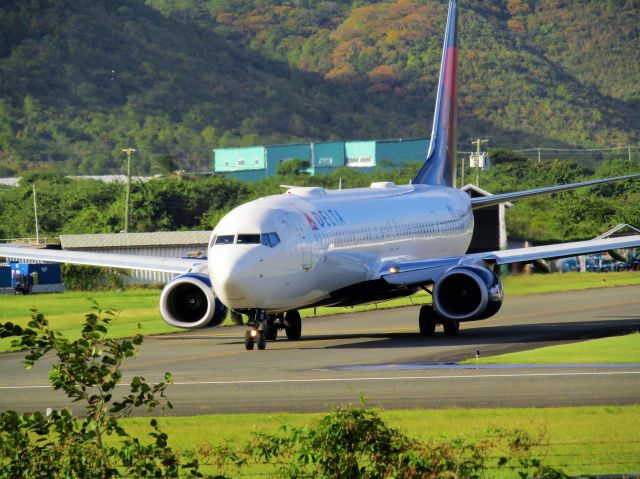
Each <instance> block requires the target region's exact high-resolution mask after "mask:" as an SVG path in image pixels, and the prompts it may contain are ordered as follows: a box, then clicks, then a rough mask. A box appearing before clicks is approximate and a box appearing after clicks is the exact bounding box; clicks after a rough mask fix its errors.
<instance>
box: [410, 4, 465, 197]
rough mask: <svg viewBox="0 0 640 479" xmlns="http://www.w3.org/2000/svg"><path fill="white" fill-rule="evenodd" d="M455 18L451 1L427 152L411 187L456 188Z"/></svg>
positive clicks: (456, 40)
mask: <svg viewBox="0 0 640 479" xmlns="http://www.w3.org/2000/svg"><path fill="white" fill-rule="evenodd" d="M457 16H458V6H457V2H456V1H455V0H451V1H450V2H449V14H448V16H447V29H446V31H445V36H444V46H443V48H442V61H441V63H440V79H439V80H438V96H437V98H436V108H435V112H434V115H433V127H432V129H431V140H430V143H429V150H428V152H427V157H426V159H425V162H424V164H423V165H422V168H420V171H419V172H418V174H417V175H416V177H415V178H414V179H413V182H412V183H414V184H415V183H418V184H420V183H422V184H429V185H444V186H453V187H455V184H456V127H457V123H456V83H457V69H458V66H457V63H458V62H457V57H458V39H457V36H458V35H457V26H456V23H457Z"/></svg>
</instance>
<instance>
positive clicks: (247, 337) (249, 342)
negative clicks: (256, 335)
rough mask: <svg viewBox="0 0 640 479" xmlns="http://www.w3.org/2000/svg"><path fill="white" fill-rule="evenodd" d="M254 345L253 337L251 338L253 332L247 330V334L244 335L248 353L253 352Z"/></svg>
mask: <svg viewBox="0 0 640 479" xmlns="http://www.w3.org/2000/svg"><path fill="white" fill-rule="evenodd" d="M254 344H255V343H254V341H253V336H251V330H250V329H247V332H246V333H244V347H245V348H246V350H247V351H251V350H252V349H253V345H254Z"/></svg>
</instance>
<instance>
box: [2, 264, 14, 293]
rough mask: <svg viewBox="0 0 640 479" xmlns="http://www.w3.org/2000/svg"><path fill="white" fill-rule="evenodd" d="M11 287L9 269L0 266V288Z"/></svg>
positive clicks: (7, 266)
mask: <svg viewBox="0 0 640 479" xmlns="http://www.w3.org/2000/svg"><path fill="white" fill-rule="evenodd" d="M10 287H11V267H10V266H9V265H6V266H5V265H0V288H10Z"/></svg>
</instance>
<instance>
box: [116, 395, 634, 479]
mask: <svg viewBox="0 0 640 479" xmlns="http://www.w3.org/2000/svg"><path fill="white" fill-rule="evenodd" d="M170 394H171V393H170V391H169V396H170ZM320 417H321V415H320V414H284V413H282V414H240V415H236V414H234V415H208V416H197V417H163V418H160V419H159V422H160V425H161V427H162V430H163V431H165V432H167V433H168V434H169V437H170V444H171V445H172V446H173V447H176V448H177V449H179V450H183V451H187V450H191V451H194V450H195V451H198V450H200V451H206V450H208V449H209V448H210V447H211V446H215V445H219V444H221V443H223V442H224V441H225V440H232V441H235V442H236V443H243V442H244V441H246V440H247V439H248V438H249V436H250V434H251V433H252V432H271V433H273V432H276V430H277V428H278V427H279V426H280V425H282V424H289V425H294V426H307V425H310V424H312V423H313V422H314V421H317V420H318V419H319V418H320ZM382 417H383V418H384V419H385V421H386V422H387V423H388V424H389V425H391V426H395V427H398V428H399V429H400V430H401V431H403V432H404V433H405V434H406V435H408V436H410V437H415V438H419V439H421V440H425V441H426V440H431V439H443V438H445V439H453V438H463V439H465V440H467V441H476V440H480V439H482V438H486V437H488V436H489V435H490V434H491V432H490V430H492V429H496V428H502V429H506V430H514V429H521V430H525V431H528V432H529V433H532V434H542V435H543V436H544V438H545V439H546V442H547V443H548V444H549V446H548V447H547V448H540V449H539V450H536V453H537V454H539V456H545V463H547V464H550V465H555V466H559V467H561V468H562V469H563V470H564V471H565V472H567V473H569V474H571V475H578V474H605V473H624V472H637V471H638V470H640V459H639V458H640V434H639V433H638V427H639V425H640V423H639V419H638V418H640V405H635V406H624V407H604V406H603V407H573V408H544V409H539V408H524V409H510V408H500V409H445V410H423V409H420V410H404V411H383V412H382ZM148 422H149V420H148V419H142V418H135V419H127V420H126V421H125V425H126V427H127V430H129V431H131V432H132V433H134V434H135V435H137V436H138V437H142V436H144V435H145V434H146V433H147V432H148V431H149V428H148ZM203 461H204V462H205V463H206V462H207V458H206V457H203ZM209 461H210V459H209ZM629 463H631V464H629ZM205 470H206V472H208V473H212V472H213V470H212V469H209V468H207V469H205ZM261 471H263V469H261V468H256V469H254V470H252V471H249V472H253V473H256V472H261ZM229 472H231V471H229ZM488 477H509V475H508V474H505V475H493V474H492V475H489V476H488Z"/></svg>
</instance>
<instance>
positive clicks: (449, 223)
mask: <svg viewBox="0 0 640 479" xmlns="http://www.w3.org/2000/svg"><path fill="white" fill-rule="evenodd" d="M372 186H373V187H371V188H358V189H349V190H325V189H323V188H315V187H309V188H291V189H290V190H289V191H287V193H285V194H282V195H274V196H268V197H266V198H262V199H259V200H255V201H251V202H249V203H246V204H244V205H242V206H239V207H238V208H236V209H234V210H233V211H231V212H230V213H229V214H227V215H226V216H225V217H224V218H223V219H222V220H221V221H220V223H219V224H218V225H217V226H216V228H215V230H214V231H213V234H212V237H211V242H210V246H209V275H210V277H211V280H212V285H213V289H214V291H215V292H216V295H217V296H218V297H219V298H220V300H221V301H222V302H223V303H224V304H225V305H226V306H228V307H229V308H232V309H236V310H243V309H262V310H265V311H268V312H277V311H286V310H290V309H293V308H296V309H297V308H302V307H310V306H317V305H321V304H324V305H352V304H358V303H365V302H369V301H373V300H381V299H386V298H391V297H395V296H401V295H406V294H410V293H412V292H413V291H415V289H406V288H405V289H394V288H391V287H388V285H382V284H380V282H379V280H376V278H379V271H380V269H381V268H383V267H384V265H385V264H387V263H393V262H394V261H410V260H415V259H425V258H427V259H428V258H442V257H447V256H456V255H462V254H464V253H465V252H466V250H467V248H468V246H469V243H470V241H471V236H472V233H473V213H472V210H471V204H470V200H469V196H468V195H467V194H466V193H464V192H461V191H459V190H456V189H454V188H449V187H445V186H430V185H413V186H396V185H393V184H392V183H380V184H374V185H372ZM381 288H382V289H381Z"/></svg>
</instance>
